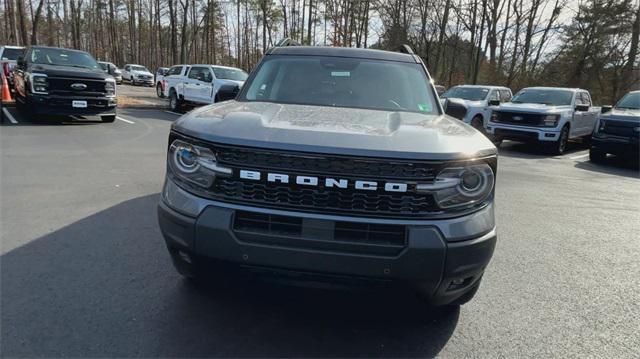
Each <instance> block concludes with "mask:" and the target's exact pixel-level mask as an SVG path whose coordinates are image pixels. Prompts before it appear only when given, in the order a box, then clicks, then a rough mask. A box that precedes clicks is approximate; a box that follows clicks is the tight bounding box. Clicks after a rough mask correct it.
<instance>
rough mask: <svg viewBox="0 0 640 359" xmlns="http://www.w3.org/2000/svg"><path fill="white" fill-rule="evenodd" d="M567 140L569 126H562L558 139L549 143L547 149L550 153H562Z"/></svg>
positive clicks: (565, 147)
mask: <svg viewBox="0 0 640 359" xmlns="http://www.w3.org/2000/svg"><path fill="white" fill-rule="evenodd" d="M567 142H569V126H564V127H563V128H562V130H561V131H560V136H559V137H558V140H557V141H556V142H552V143H550V144H549V145H548V147H547V149H548V151H549V153H550V154H552V155H563V154H564V151H565V150H566V149H567Z"/></svg>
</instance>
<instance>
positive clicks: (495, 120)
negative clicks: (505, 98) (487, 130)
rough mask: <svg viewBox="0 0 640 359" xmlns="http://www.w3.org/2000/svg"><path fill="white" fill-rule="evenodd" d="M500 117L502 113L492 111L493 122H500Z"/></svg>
mask: <svg viewBox="0 0 640 359" xmlns="http://www.w3.org/2000/svg"><path fill="white" fill-rule="evenodd" d="M499 117H500V115H499V114H498V112H497V111H493V112H492V113H491V121H492V122H498V119H499Z"/></svg>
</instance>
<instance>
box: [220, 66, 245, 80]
mask: <svg viewBox="0 0 640 359" xmlns="http://www.w3.org/2000/svg"><path fill="white" fill-rule="evenodd" d="M212 69H213V73H214V74H215V75H216V78H217V79H223V80H234V81H244V80H246V79H247V77H249V75H248V74H247V73H246V72H244V71H242V70H240V69H227V68H224V67H212Z"/></svg>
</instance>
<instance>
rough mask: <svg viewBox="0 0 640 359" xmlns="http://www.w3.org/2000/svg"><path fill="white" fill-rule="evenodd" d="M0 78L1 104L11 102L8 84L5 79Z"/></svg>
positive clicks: (4, 77) (3, 77)
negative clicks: (0, 89)
mask: <svg viewBox="0 0 640 359" xmlns="http://www.w3.org/2000/svg"><path fill="white" fill-rule="evenodd" d="M0 76H2V103H7V102H13V100H12V99H11V91H9V83H8V82H7V77H6V76H4V75H0Z"/></svg>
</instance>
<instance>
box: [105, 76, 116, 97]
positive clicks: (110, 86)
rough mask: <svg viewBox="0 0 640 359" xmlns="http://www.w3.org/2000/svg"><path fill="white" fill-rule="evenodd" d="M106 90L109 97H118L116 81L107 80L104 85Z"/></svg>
mask: <svg viewBox="0 0 640 359" xmlns="http://www.w3.org/2000/svg"><path fill="white" fill-rule="evenodd" d="M104 90H105V92H106V93H107V96H115V95H116V81H115V80H112V79H107V82H105V83H104Z"/></svg>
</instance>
